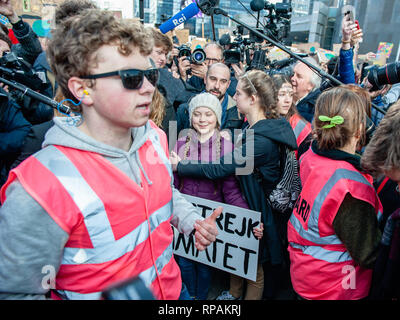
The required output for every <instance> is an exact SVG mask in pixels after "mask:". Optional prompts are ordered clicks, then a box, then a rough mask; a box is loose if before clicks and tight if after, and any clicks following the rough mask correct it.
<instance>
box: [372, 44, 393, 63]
mask: <svg viewBox="0 0 400 320" xmlns="http://www.w3.org/2000/svg"><path fill="white" fill-rule="evenodd" d="M392 50H393V43H390V42H380V43H379V46H378V50H377V52H376V55H377V56H385V58H386V59H389V58H390V55H391V54H392Z"/></svg>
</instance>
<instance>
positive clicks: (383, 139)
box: [361, 101, 400, 177]
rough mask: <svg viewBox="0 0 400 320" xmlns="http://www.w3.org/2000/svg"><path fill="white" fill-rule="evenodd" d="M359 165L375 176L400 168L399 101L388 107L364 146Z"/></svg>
mask: <svg viewBox="0 0 400 320" xmlns="http://www.w3.org/2000/svg"><path fill="white" fill-rule="evenodd" d="M361 165H362V167H363V168H364V169H365V170H367V171H368V172H370V173H371V174H373V175H374V176H376V177H378V176H379V175H380V174H382V173H384V172H385V171H390V170H393V169H400V101H398V102H397V103H396V104H394V105H392V106H391V107H390V109H389V110H388V112H387V113H386V115H385V117H384V118H383V119H382V120H381V122H380V123H379V126H378V128H377V129H376V131H375V132H374V136H373V137H372V139H371V141H370V142H369V144H368V145H367V147H366V148H365V151H364V154H363V156H362V158H361Z"/></svg>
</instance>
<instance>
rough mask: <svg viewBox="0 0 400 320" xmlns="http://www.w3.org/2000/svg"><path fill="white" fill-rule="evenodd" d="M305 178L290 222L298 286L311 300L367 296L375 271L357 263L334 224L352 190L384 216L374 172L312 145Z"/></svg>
mask: <svg viewBox="0 0 400 320" xmlns="http://www.w3.org/2000/svg"><path fill="white" fill-rule="evenodd" d="M300 178H301V182H302V185H303V188H302V191H301V194H300V196H299V198H298V200H297V203H296V205H295V208H294V209H293V212H292V215H291V217H290V220H289V222H288V242H289V247H288V250H289V253H290V261H291V265H290V274H291V279H292V284H293V288H294V290H295V291H296V292H297V293H298V294H299V295H300V296H302V297H303V298H306V299H321V300H331V299H332V300H350V299H362V298H364V297H366V296H367V295H368V292H369V288H370V284H371V276H372V270H367V269H364V268H361V267H360V266H358V265H356V264H355V262H354V260H353V259H352V257H351V256H350V254H349V252H348V251H347V249H346V247H345V246H344V244H343V243H342V241H341V240H340V239H339V238H338V237H337V235H336V234H335V231H334V229H333V226H332V224H333V220H334V219H335V216H336V214H337V212H338V210H339V207H340V205H341V204H342V201H343V199H344V197H345V196H346V194H347V193H349V194H350V195H351V196H352V197H354V198H356V199H359V200H362V201H365V202H367V203H369V204H371V205H372V206H373V207H374V208H375V211H376V214H377V216H378V219H379V218H380V217H381V215H382V205H381V203H380V201H379V198H378V196H377V194H376V192H375V189H374V186H373V184H372V182H373V181H372V178H371V176H369V175H367V174H362V173H360V172H359V171H358V170H356V169H355V168H354V166H352V165H351V164H349V163H348V162H345V161H339V160H332V159H329V158H325V157H322V156H319V155H317V154H315V153H314V152H313V151H312V149H311V148H310V149H309V150H308V151H307V152H306V153H305V154H304V155H303V156H302V158H301V163H300Z"/></svg>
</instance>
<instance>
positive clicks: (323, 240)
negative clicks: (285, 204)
mask: <svg viewBox="0 0 400 320" xmlns="http://www.w3.org/2000/svg"><path fill="white" fill-rule="evenodd" d="M341 179H347V180H353V181H356V182H359V183H363V184H365V185H368V186H370V187H371V188H373V186H372V185H371V184H370V183H369V181H368V180H367V179H366V178H365V177H364V176H363V175H362V174H360V173H359V172H356V171H351V170H348V169H337V170H336V171H335V172H334V173H333V175H332V176H331V177H330V178H329V180H328V181H327V182H326V184H325V185H324V187H323V188H322V189H321V191H320V192H319V194H318V195H317V197H316V198H315V200H314V203H313V205H312V210H311V213H310V218H309V220H308V230H305V229H304V228H303V227H302V225H301V223H300V221H299V220H298V219H297V217H296V216H295V215H294V214H292V215H291V217H290V222H291V224H292V225H293V227H294V228H295V230H296V231H297V233H298V234H299V235H300V236H301V237H302V238H304V239H306V240H308V241H311V242H313V243H315V244H322V245H324V244H327V245H328V244H342V241H340V239H339V238H338V237H337V235H336V234H333V235H330V236H326V237H321V236H320V235H319V228H318V220H319V214H320V211H321V207H322V205H323V203H324V201H325V199H326V197H327V196H328V194H329V193H330V191H331V190H332V188H333V187H334V186H335V185H336V183H338V182H339V181H340V180H341ZM381 216H382V212H381V211H379V212H378V220H379V219H380V217H381Z"/></svg>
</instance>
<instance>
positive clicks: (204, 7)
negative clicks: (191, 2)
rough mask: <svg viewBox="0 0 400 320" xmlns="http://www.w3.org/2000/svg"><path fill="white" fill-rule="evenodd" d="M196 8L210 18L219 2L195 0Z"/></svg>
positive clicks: (214, 0) (216, 0) (215, 0)
mask: <svg viewBox="0 0 400 320" xmlns="http://www.w3.org/2000/svg"><path fill="white" fill-rule="evenodd" d="M196 3H197V7H198V8H199V9H200V11H201V12H203V13H204V14H205V15H206V16H210V15H211V14H212V13H213V10H212V9H214V8H215V7H216V6H218V4H219V0H196Z"/></svg>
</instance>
